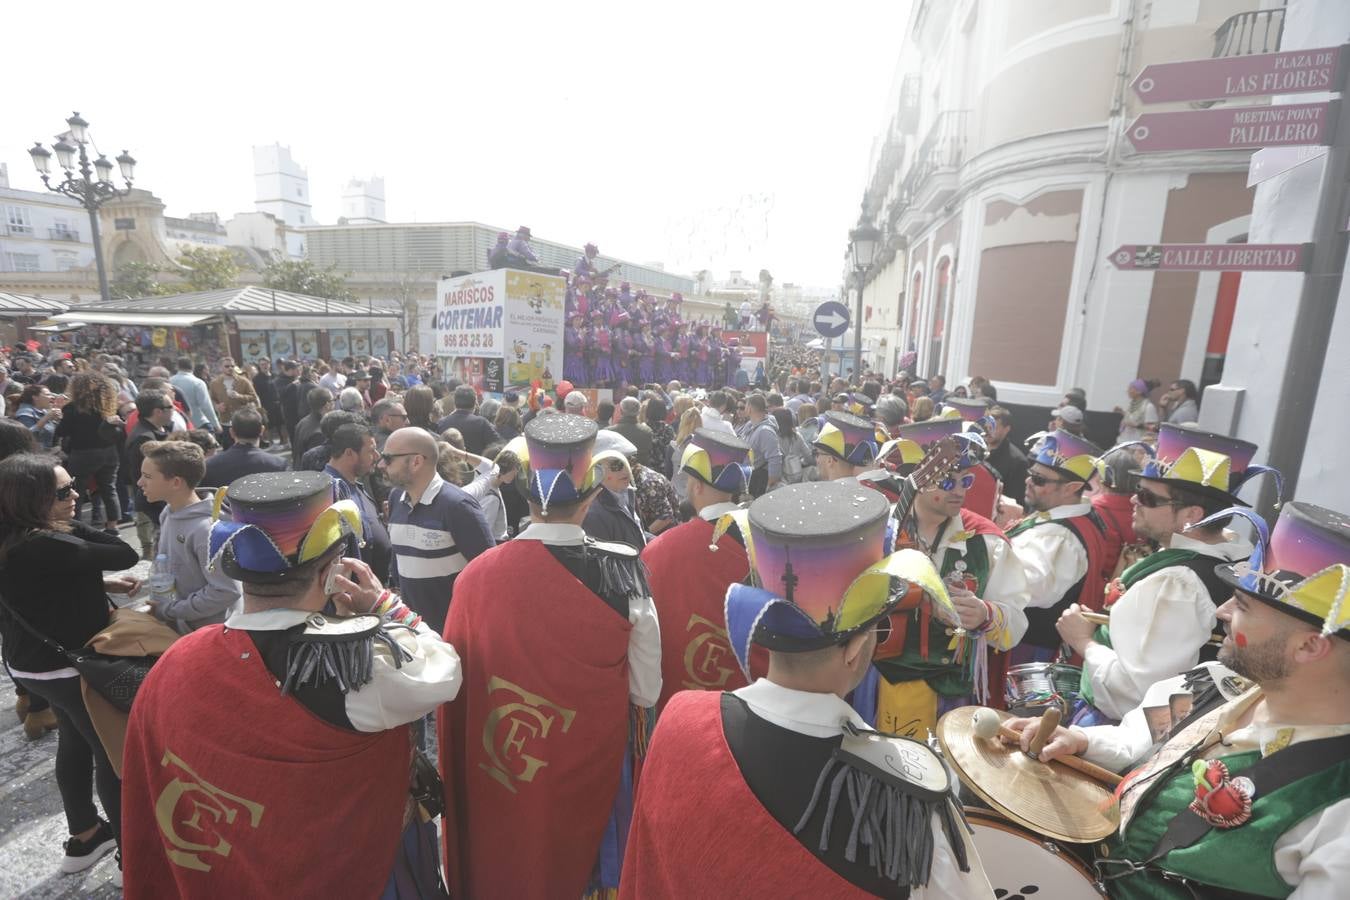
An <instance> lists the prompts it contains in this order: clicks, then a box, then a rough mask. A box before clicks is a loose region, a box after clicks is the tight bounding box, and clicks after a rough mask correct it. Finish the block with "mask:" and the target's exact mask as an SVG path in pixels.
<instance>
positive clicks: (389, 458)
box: [380, 453, 422, 466]
mask: <svg viewBox="0 0 1350 900" xmlns="http://www.w3.org/2000/svg"><path fill="white" fill-rule="evenodd" d="M400 456H422V454H421V453H381V454H380V459H382V460H384V464H385V465H386V466H387V465H389V464H390V463H392V462H393V461H394V460H396V459H398V458H399V457H400Z"/></svg>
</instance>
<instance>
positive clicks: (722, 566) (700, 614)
mask: <svg viewBox="0 0 1350 900" xmlns="http://www.w3.org/2000/svg"><path fill="white" fill-rule="evenodd" d="M712 534H713V523H712V522H708V521H705V520H703V519H700V518H698V517H697V516H695V517H694V518H693V519H690V520H689V521H688V522H685V523H684V524H683V525H679V526H677V527H675V528H670V529H667V530H666V531H664V532H663V533H662V534H660V535H659V536H658V537H657V538H656V539H655V540H653V541H652V542H651V543H650V544H648V545H647V547H646V549H644V550H643V551H642V561H643V562H644V563H646V564H647V573H648V583H650V585H651V588H652V600H653V601H654V602H655V604H656V613H657V616H658V617H659V618H660V620H661V699H660V700H659V701H657V704H656V708H657V710H658V712H659V711H660V710H661V709H664V708H665V705H666V703H667V702H669V700H670V698H671V697H672V696H673V695H674V694H675V693H676V692H677V691H687V690H695V691H721V690H728V691H733V690H735V689H737V688H741V687H745V686H746V684H748V683H749V682H748V681H746V678H745V675H744V674H743V673H742V672H741V667H740V666H739V665H738V664H737V663H736V656H735V655H734V654H733V653H732V652H731V644H730V643H729V642H728V640H727V621H726V596H727V588H728V587H730V586H731V585H733V584H737V583H739V582H740V581H741V580H742V579H744V578H745V576H746V575H747V574H748V573H749V572H750V561H749V559H747V558H746V554H745V547H744V546H742V545H741V543H740V541H738V540H736V539H735V538H734V537H732V536H731V535H730V534H724V535H722V537H721V539H720V540H718V542H717V550H716V551H715V552H714V551H712V550H710V549H708V545H709V543H711V541H712ZM754 657H755V659H754V661H755V663H756V665H755V666H754V668H756V669H759V668H761V666H762V668H763V669H764V670H767V668H768V658H767V657H768V651H766V650H764V649H763V648H760V647H756V648H755V654H754ZM761 657H762V659H761Z"/></svg>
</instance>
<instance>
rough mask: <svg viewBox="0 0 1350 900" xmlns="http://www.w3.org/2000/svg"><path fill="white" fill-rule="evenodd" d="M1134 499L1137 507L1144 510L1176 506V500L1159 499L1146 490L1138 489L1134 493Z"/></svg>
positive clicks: (1168, 498)
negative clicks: (1137, 503) (1137, 504)
mask: <svg viewBox="0 0 1350 900" xmlns="http://www.w3.org/2000/svg"><path fill="white" fill-rule="evenodd" d="M1134 499H1135V500H1137V501H1139V505H1140V506H1142V507H1144V509H1157V508H1158V507H1159V506H1177V505H1179V504H1178V503H1177V501H1176V500H1173V499H1172V498H1171V497H1159V496H1158V495H1157V494H1155V493H1153V492H1152V491H1150V490H1149V489H1148V488H1142V487H1141V488H1140V489H1139V490H1137V491H1135V492H1134Z"/></svg>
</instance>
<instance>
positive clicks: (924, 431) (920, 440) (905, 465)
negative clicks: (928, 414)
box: [896, 416, 989, 474]
mask: <svg viewBox="0 0 1350 900" xmlns="http://www.w3.org/2000/svg"><path fill="white" fill-rule="evenodd" d="M896 431H897V432H898V433H899V437H898V438H896V441H897V447H898V449H899V451H900V458H901V463H900V467H901V468H900V470H901V471H902V472H904V473H905V474H908V472H909V471H910V470H911V469H912V468H913V467H914V466H917V465H918V464H919V463H921V462H923V458H924V455H925V454H927V453H928V450H929V448H930V447H932V446H933V445H934V444H936V443H937V442H938V441H940V440H942V439H943V438H945V437H955V438H956V439H957V440H958V441H960V442H961V459H960V462H958V463H957V469H958V470H959V469H969V468H971V467H972V466H977V465H979V464H980V463H981V462H983V461H984V458H985V456H987V455H988V452H989V451H988V446H987V445H986V444H985V442H984V436H983V435H981V434H980V433H979V432H978V431H974V430H968V429H967V428H966V421H965V420H964V419H959V418H957V417H955V416H953V417H951V418H947V419H929V420H928V421H926V422H913V423H911V424H909V425H901V426H900V427H899V428H897V429H896Z"/></svg>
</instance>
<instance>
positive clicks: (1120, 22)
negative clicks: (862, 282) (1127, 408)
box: [850, 0, 1284, 411]
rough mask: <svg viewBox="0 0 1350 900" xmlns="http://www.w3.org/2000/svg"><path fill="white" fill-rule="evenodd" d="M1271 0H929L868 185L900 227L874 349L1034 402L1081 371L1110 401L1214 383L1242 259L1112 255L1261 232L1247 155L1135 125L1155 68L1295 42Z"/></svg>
mask: <svg viewBox="0 0 1350 900" xmlns="http://www.w3.org/2000/svg"><path fill="white" fill-rule="evenodd" d="M1260 5H1261V2H1260V0H1205V2H1201V0H1178V2H1175V3H1171V2H1169V3H1147V2H1143V0H1074V2H1041V3H1031V4H1009V3H993V2H981V0H915V2H914V3H913V5H912V10H911V15H910V18H909V23H908V27H907V30H906V34H905V37H904V43H903V46H902V50H901V56H900V63H899V65H898V67H897V71H896V75H895V79H894V83H893V85H892V90H891V96H890V98H889V103H888V110H887V118H886V127H885V129H884V130H883V132H882V134H881V135H880V136H879V137H878V139H877V141H876V144H875V147H874V150H873V154H872V163H871V167H870V174H869V181H868V184H867V187H866V190H865V193H864V200H863V218H864V219H865V220H866V221H869V222H870V223H872V224H874V225H876V226H877V227H879V228H880V229H881V230H882V233H883V244H882V249H881V251H880V256H879V258H878V262H877V264H876V265H875V266H874V267H873V269H872V271H871V273H870V278H869V281H868V284H867V287H866V290H865V292H864V298H863V306H864V315H863V324H864V348H865V350H866V351H868V352H867V353H866V356H867V360H868V362H869V364H871V365H873V366H874V367H877V368H880V369H882V370H883V371H885V372H886V374H888V375H891V374H894V373H895V371H896V369H897V366H898V363H899V362H900V361H902V360H905V359H906V354H912V358H913V360H914V362H913V364H912V366H911V368H912V369H913V370H915V371H917V372H918V373H919V374H922V375H925V376H927V375H930V374H935V373H942V374H944V375H946V377H947V379H948V382H949V383H954V382H957V381H960V380H961V379H964V378H967V377H969V376H972V375H977V374H979V375H985V376H987V377H989V378H991V379H992V380H993V381H994V382H995V384H996V385H997V387H998V389H999V397H1000V399H1001V400H1003V401H1006V402H1010V403H1013V404H1024V405H1027V406H1034V407H1050V406H1054V405H1056V404H1057V401H1058V399H1059V398H1060V397H1061V396H1062V394H1063V393H1064V391H1065V390H1066V389H1067V388H1069V387H1071V386H1078V387H1082V388H1084V389H1085V390H1086V392H1087V397H1088V402H1089V407H1090V409H1093V410H1101V411H1109V410H1110V409H1112V407H1114V406H1116V405H1119V404H1122V403H1123V402H1124V400H1125V386H1126V384H1127V383H1128V382H1129V381H1131V380H1133V379H1134V378H1136V377H1142V378H1155V379H1157V380H1159V381H1161V382H1162V383H1163V384H1164V385H1165V384H1166V383H1167V382H1169V381H1171V380H1174V379H1177V378H1183V377H1184V378H1190V379H1191V380H1193V381H1195V382H1196V383H1197V384H1199V383H1202V382H1205V381H1212V380H1214V379H1215V378H1216V377H1217V368H1218V366H1220V365H1221V364H1222V361H1223V355H1224V353H1225V352H1226V345H1227V339H1228V331H1227V327H1228V325H1227V323H1228V322H1229V321H1230V319H1229V316H1230V314H1231V309H1232V304H1233V302H1234V300H1235V299H1236V295H1237V288H1238V284H1239V280H1240V279H1239V278H1238V277H1236V273H1233V277H1230V276H1229V274H1224V275H1222V276H1221V275H1220V274H1218V273H1213V274H1212V275H1198V274H1196V273H1178V272H1165V273H1147V272H1128V271H1116V270H1115V269H1114V268H1112V267H1111V265H1110V264H1109V263H1108V262H1107V255H1108V254H1109V253H1110V251H1111V250H1113V249H1115V248H1116V247H1117V246H1119V245H1121V244H1133V243H1158V242H1164V241H1166V242H1183V243H1222V242H1227V241H1243V240H1245V239H1246V235H1247V232H1248V227H1249V223H1250V213H1251V204H1252V191H1251V189H1249V188H1247V187H1246V184H1245V181H1246V172H1247V164H1248V158H1249V156H1250V153H1249V152H1245V151H1225V152H1205V153H1167V154H1148V155H1145V154H1138V153H1135V152H1134V151H1133V149H1132V147H1131V145H1130V144H1129V143H1128V141H1126V140H1125V139H1124V132H1125V126H1126V125H1127V124H1128V123H1129V122H1130V121H1131V120H1132V119H1133V118H1134V117H1135V116H1136V115H1138V114H1140V113H1141V112H1143V111H1145V110H1144V107H1143V106H1142V105H1141V104H1140V103H1139V101H1138V99H1137V98H1136V97H1135V95H1134V93H1133V91H1132V90H1131V88H1130V82H1131V81H1132V80H1133V79H1134V77H1135V76H1136V75H1137V74H1138V72H1139V70H1140V69H1142V68H1143V67H1144V66H1146V65H1148V64H1150V63H1155V62H1166V61H1173V60H1180V59H1198V58H1206V57H1210V56H1211V55H1237V54H1244V53H1259V52H1266V51H1273V50H1276V49H1279V27H1280V23H1281V22H1282V20H1283V15H1284V10H1283V8H1282V6H1281V7H1279V8H1272V9H1269V10H1261V9H1257V8H1256V7H1259V6H1260ZM1267 5H1271V6H1272V7H1274V4H1267ZM1239 28H1241V34H1242V35H1243V36H1244V37H1243V38H1242V40H1238V41H1235V40H1233V39H1232V37H1233V35H1234V34H1236V33H1237V29H1239ZM1252 102H1265V101H1264V100H1260V99H1258V100H1256V101H1252ZM1186 108H1190V107H1189V106H1188V105H1186V104H1168V105H1162V106H1150V107H1148V110H1149V111H1168V110H1173V109H1186ZM850 300H852V298H850ZM852 305H853V304H852V302H850V306H852ZM1216 311H1217V314H1216ZM883 340H884V341H885V344H884V346H883V345H882V344H881V341H883Z"/></svg>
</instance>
